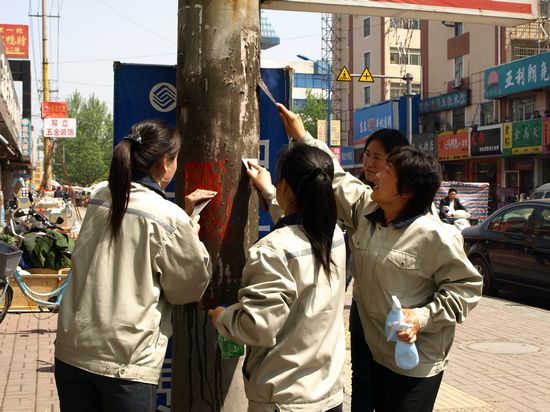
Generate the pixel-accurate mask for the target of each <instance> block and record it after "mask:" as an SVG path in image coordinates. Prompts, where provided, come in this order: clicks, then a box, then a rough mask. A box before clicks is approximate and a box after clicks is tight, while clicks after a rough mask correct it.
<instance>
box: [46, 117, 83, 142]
mask: <svg viewBox="0 0 550 412" xmlns="http://www.w3.org/2000/svg"><path fill="white" fill-rule="evenodd" d="M44 137H55V138H57V139H65V138H72V137H76V119H64V118H57V117H50V118H47V119H44Z"/></svg>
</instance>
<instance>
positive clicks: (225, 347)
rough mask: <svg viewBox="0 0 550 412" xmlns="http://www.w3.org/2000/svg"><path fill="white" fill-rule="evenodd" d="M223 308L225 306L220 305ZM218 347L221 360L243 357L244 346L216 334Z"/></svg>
mask: <svg viewBox="0 0 550 412" xmlns="http://www.w3.org/2000/svg"><path fill="white" fill-rule="evenodd" d="M221 306H223V307H224V308H226V307H227V305H221ZM218 346H219V347H220V351H221V353H222V358H223V359H233V358H238V357H241V356H243V355H244V346H243V345H239V344H238V343H235V342H233V341H232V340H231V339H228V338H226V337H225V336H223V335H222V334H220V333H219V332H218Z"/></svg>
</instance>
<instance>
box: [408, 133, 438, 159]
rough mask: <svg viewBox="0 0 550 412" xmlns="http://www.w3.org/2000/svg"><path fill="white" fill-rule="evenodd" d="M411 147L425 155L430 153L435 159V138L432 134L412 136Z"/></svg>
mask: <svg viewBox="0 0 550 412" xmlns="http://www.w3.org/2000/svg"><path fill="white" fill-rule="evenodd" d="M411 145H412V146H414V147H416V148H417V149H419V150H422V151H423V152H425V153H430V154H432V155H433V156H435V157H437V144H436V136H435V135H434V134H432V133H418V134H414V135H413V140H412V142H411Z"/></svg>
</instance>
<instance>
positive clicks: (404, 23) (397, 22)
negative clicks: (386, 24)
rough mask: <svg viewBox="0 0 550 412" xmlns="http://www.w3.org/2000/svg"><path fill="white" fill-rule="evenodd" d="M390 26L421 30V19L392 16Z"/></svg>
mask: <svg viewBox="0 0 550 412" xmlns="http://www.w3.org/2000/svg"><path fill="white" fill-rule="evenodd" d="M390 27H391V28H392V29H412V30H420V20H418V19H404V18H399V17H392V18H390Z"/></svg>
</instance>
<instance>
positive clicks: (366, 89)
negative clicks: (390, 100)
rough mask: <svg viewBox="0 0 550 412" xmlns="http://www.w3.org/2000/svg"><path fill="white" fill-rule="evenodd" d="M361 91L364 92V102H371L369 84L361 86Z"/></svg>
mask: <svg viewBox="0 0 550 412" xmlns="http://www.w3.org/2000/svg"><path fill="white" fill-rule="evenodd" d="M363 91H364V93H365V102H364V103H365V104H370V102H371V96H370V86H365V87H364V88H363Z"/></svg>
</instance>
